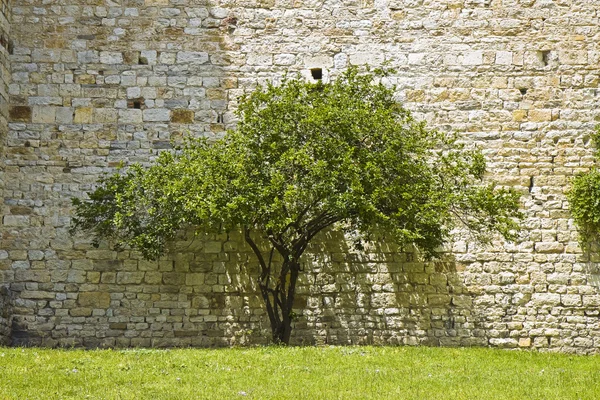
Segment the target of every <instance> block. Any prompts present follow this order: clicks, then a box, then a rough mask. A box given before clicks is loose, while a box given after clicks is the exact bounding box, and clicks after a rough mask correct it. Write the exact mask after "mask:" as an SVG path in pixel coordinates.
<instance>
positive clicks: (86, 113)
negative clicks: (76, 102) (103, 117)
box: [73, 107, 94, 124]
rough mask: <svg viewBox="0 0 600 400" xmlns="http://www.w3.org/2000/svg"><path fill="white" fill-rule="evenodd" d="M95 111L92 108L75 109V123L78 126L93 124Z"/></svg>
mask: <svg viewBox="0 0 600 400" xmlns="http://www.w3.org/2000/svg"><path fill="white" fill-rule="evenodd" d="M93 113H94V109H93V108H92V107H79V108H76V109H75V116H74V117H73V122H74V123H76V124H91V123H92V120H93Z"/></svg>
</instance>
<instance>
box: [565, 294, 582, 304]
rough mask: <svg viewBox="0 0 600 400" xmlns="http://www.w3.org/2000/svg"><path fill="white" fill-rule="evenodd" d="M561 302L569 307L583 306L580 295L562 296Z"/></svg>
mask: <svg viewBox="0 0 600 400" xmlns="http://www.w3.org/2000/svg"><path fill="white" fill-rule="evenodd" d="M561 302H562V304H563V305H564V306H567V307H573V306H574V307H579V306H581V304H582V301H581V296H580V295H578V294H563V295H561Z"/></svg>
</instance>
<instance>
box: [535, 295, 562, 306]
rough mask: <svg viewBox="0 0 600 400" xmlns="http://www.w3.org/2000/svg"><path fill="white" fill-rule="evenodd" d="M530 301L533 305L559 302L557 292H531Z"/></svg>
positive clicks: (550, 304)
mask: <svg viewBox="0 0 600 400" xmlns="http://www.w3.org/2000/svg"><path fill="white" fill-rule="evenodd" d="M531 303H532V305H533V306H534V307H543V306H557V305H559V304H560V294H557V293H533V294H532V295H531Z"/></svg>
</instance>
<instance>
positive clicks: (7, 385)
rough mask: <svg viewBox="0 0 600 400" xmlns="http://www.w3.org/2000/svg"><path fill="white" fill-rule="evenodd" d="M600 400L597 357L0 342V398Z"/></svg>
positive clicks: (463, 351) (397, 349) (429, 350)
mask: <svg viewBox="0 0 600 400" xmlns="http://www.w3.org/2000/svg"><path fill="white" fill-rule="evenodd" d="M88 398H89V399H152V400H158V399H243V398H246V399H600V357H598V356H571V355H563V354H547V353H546V354H540V353H530V352H519V351H502V350H491V349H476V348H469V349H448V348H425V347H291V348H278V347H258V348H234V349H219V350H207V349H177V350H151V349H132V350H97V351H85V350H48V349H35V348H28V349H21V348H0V399H2V400H4V399H19V400H20V399H88Z"/></svg>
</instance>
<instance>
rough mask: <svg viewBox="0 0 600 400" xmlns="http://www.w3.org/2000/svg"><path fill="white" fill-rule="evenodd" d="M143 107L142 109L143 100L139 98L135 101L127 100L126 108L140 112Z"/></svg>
mask: <svg viewBox="0 0 600 400" xmlns="http://www.w3.org/2000/svg"><path fill="white" fill-rule="evenodd" d="M143 107H144V99H143V98H142V97H139V98H137V99H129V100H127V108H133V109H137V110H141V109H142V108H143Z"/></svg>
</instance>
